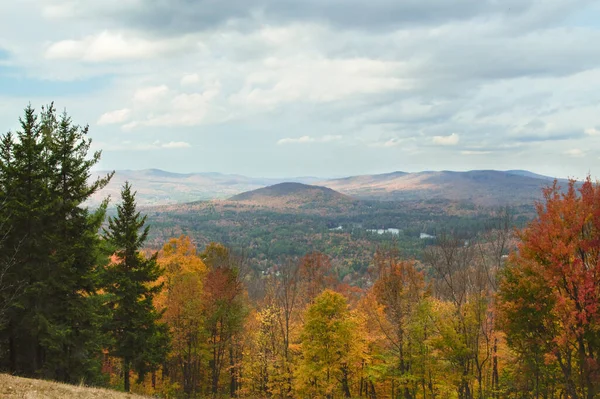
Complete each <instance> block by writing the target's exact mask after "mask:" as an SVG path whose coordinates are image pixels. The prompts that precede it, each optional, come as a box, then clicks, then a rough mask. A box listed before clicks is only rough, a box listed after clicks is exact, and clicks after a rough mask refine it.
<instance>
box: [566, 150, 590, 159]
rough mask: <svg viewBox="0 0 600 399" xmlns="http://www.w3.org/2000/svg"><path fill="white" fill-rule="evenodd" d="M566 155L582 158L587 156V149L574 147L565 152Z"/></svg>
mask: <svg viewBox="0 0 600 399" xmlns="http://www.w3.org/2000/svg"><path fill="white" fill-rule="evenodd" d="M564 153H565V154H566V155H568V156H570V157H574V158H581V157H583V156H585V151H582V150H580V149H579V148H572V149H570V150H567V151H565V152H564Z"/></svg>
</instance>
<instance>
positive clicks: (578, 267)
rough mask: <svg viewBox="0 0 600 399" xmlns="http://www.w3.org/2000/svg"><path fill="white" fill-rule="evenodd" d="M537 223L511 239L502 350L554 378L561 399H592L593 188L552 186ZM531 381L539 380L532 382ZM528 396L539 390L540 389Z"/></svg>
mask: <svg viewBox="0 0 600 399" xmlns="http://www.w3.org/2000/svg"><path fill="white" fill-rule="evenodd" d="M544 197H545V203H540V204H538V205H537V212H538V218H537V219H536V220H535V221H534V222H532V223H531V224H530V225H529V227H528V228H526V229H525V230H524V231H522V232H521V233H520V234H519V238H520V240H521V242H520V244H519V247H518V251H517V252H515V253H514V254H513V256H512V257H511V261H510V265H509V267H508V268H507V269H506V270H505V279H504V281H503V282H502V285H501V289H500V298H501V303H500V306H499V307H500V309H501V311H502V313H501V314H502V317H503V325H504V326H505V327H504V329H505V331H506V332H507V334H508V336H509V342H510V343H511V345H512V346H514V347H515V348H516V350H517V351H518V353H519V354H520V355H521V356H523V357H524V358H526V357H528V356H532V357H537V358H538V361H537V363H535V364H534V366H533V370H532V372H533V373H534V374H536V373H537V374H538V375H541V376H542V378H541V381H542V383H544V384H546V385H547V382H545V381H544V380H546V378H547V375H548V373H545V372H544V373H542V372H541V371H544V370H545V369H547V368H549V367H552V366H554V368H555V369H558V370H560V373H561V374H562V378H563V379H564V382H565V391H566V393H567V395H568V397H569V398H595V397H597V396H598V395H600V363H599V356H600V186H598V185H597V184H593V183H592V181H591V179H590V178H588V179H587V180H586V181H585V182H584V183H583V185H581V187H580V188H576V186H575V182H574V181H571V182H570V183H569V187H568V190H567V191H566V192H564V193H563V192H561V191H560V190H559V189H558V187H557V184H556V183H555V184H554V186H553V187H550V188H548V189H547V190H546V191H545V192H544ZM538 380H539V379H538ZM536 389H545V387H543V386H539V387H536Z"/></svg>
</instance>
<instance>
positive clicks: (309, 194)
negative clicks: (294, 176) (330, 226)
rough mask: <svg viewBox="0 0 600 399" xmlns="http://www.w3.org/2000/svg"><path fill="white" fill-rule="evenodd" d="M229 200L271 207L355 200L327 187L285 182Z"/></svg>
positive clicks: (333, 204)
mask: <svg viewBox="0 0 600 399" xmlns="http://www.w3.org/2000/svg"><path fill="white" fill-rule="evenodd" d="M229 201H233V202H240V203H244V204H252V205H257V206H266V207H271V208H281V207H286V208H298V207H306V206H310V207H314V208H320V207H331V206H340V205H351V204H354V203H356V202H357V201H356V200H354V199H352V198H350V197H349V196H347V195H344V194H340V193H338V192H337V191H334V190H332V189H330V188H327V187H321V186H311V185H308V184H302V183H293V182H285V183H279V184H275V185H272V186H269V187H264V188H260V189H257V190H253V191H248V192H245V193H241V194H238V195H235V196H233V197H231V198H230V199H229Z"/></svg>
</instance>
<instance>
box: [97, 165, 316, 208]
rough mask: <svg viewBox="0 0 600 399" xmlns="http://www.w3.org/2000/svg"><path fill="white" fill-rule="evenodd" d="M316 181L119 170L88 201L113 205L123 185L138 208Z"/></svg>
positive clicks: (100, 172)
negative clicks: (132, 194) (129, 186)
mask: <svg viewBox="0 0 600 399" xmlns="http://www.w3.org/2000/svg"><path fill="white" fill-rule="evenodd" d="M106 173H108V172H107V171H98V172H95V174H94V175H93V176H92V179H95V178H97V177H98V176H104V175H105V174H106ZM316 180H319V179H317V178H315V177H299V178H293V179H271V178H254V177H246V176H242V175H233V174H222V173H186V174H183V173H172V172H167V171H164V170H160V169H145V170H118V171H116V172H115V176H114V177H113V178H112V180H111V182H110V183H109V184H108V186H107V187H105V188H104V189H103V190H101V191H100V192H98V193H96V194H95V195H94V196H93V197H92V198H91V200H90V201H89V203H90V205H92V206H95V205H98V204H100V202H101V201H102V199H103V198H105V197H106V196H108V195H110V196H111V198H112V201H111V203H112V204H113V205H114V203H115V201H117V200H118V198H119V195H120V191H121V187H122V186H123V184H125V182H126V181H129V182H130V183H131V184H132V185H133V189H134V190H135V191H137V196H136V199H137V201H138V204H139V205H142V206H149V205H167V204H177V203H185V202H192V201H199V200H210V199H224V198H228V197H231V196H232V195H236V194H239V193H242V192H245V191H249V190H255V189H257V188H261V187H265V186H269V185H273V184H277V183H281V182H283V181H295V182H302V183H311V182H313V181H316Z"/></svg>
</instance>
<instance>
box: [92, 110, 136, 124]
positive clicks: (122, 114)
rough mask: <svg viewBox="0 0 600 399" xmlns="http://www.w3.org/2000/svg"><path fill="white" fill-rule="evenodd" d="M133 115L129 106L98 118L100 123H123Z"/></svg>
mask: <svg viewBox="0 0 600 399" xmlns="http://www.w3.org/2000/svg"><path fill="white" fill-rule="evenodd" d="M130 115H131V110H130V109H127V108H123V109H118V110H115V111H110V112H106V113H104V114H102V115H101V116H100V118H99V119H98V122H97V124H98V125H113V124H117V123H123V122H125V121H126V120H127V119H129V116H130Z"/></svg>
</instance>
